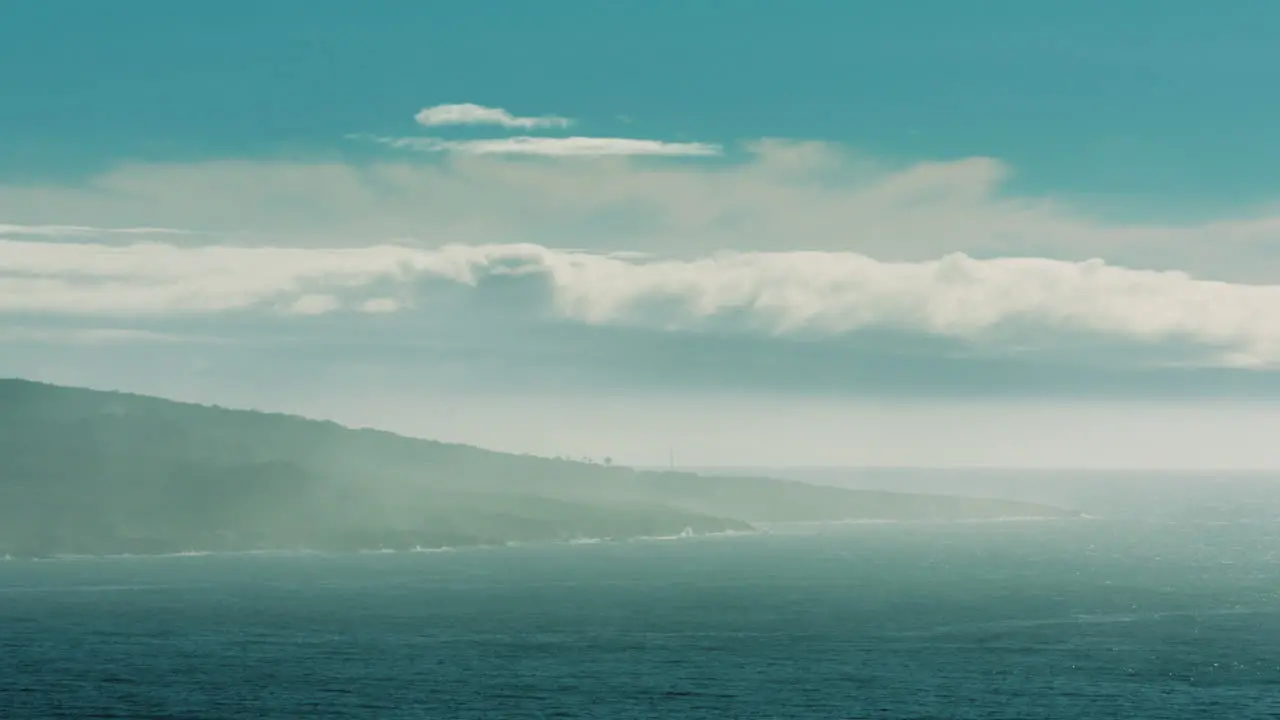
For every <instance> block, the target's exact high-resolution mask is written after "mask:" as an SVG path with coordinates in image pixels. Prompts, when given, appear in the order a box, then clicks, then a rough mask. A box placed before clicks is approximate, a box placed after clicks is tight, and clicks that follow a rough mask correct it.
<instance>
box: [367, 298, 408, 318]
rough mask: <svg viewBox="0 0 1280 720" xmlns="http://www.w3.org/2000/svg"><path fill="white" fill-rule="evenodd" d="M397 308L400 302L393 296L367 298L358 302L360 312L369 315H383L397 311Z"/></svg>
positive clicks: (398, 308)
mask: <svg viewBox="0 0 1280 720" xmlns="http://www.w3.org/2000/svg"><path fill="white" fill-rule="evenodd" d="M399 310H400V303H399V302H398V301H397V300H395V299H394V298H369V299H368V300H365V301H364V302H362V303H360V312H365V313H369V314H371V315H383V314H386V313H393V312H398V311H399Z"/></svg>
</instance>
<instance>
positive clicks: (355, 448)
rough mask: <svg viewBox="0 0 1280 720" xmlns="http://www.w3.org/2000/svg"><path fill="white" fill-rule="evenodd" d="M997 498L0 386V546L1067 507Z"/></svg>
mask: <svg viewBox="0 0 1280 720" xmlns="http://www.w3.org/2000/svg"><path fill="white" fill-rule="evenodd" d="M1072 514H1073V513H1071V512H1070V511H1067V510H1063V509H1060V508H1056V507H1051V506H1046V505H1040V504H1034V503H1024V502H1011V501H1002V500H982V499H974V498H960V497H947V496H942V495H912V494H901V493H892V492H883V491H851V490H844V489H838V488H832V487H821V486H816V485H808V484H804V483H798V482H791V481H783V480H774V479H768V478H762V477H700V476H697V475H693V474H688V473H672V472H640V471H635V470H632V469H629V468H621V467H607V466H604V465H602V464H594V463H586V462H577V461H568V460H556V459H547V458H538V457H532V456H519V455H510V454H504V453H496V452H489V451H486V450H481V449H478V448H474V447H468V446H464V445H452V444H444V443H438V442H432V441H428V440H418V439H412V438H406V437H402V436H398V435H393V434H391V433H386V432H380V431H375V430H352V429H347V428H343V427H341V426H339V425H337V424H335V423H331V422H322V421H315V420H306V419H302V418H298V417H293V416H286V415H277V414H266V413H258V412H250V411H240V410H228V409H224V408H217V407H203V406H197V405H191V404H182V403H175V402H170V401H167V400H161V399H157V398H150V397H143V396H137V395H127V394H121V393H110V392H98V391H92V390H83V389H74V388H65V387H57V386H50V385H44V384H38V383H32V382H27V381H21V380H0V554H9V555H56V554H103V553H125V552H129V553H157V552H158V553H170V552H184V551H197V550H254V549H316V550H369V549H382V548H388V549H413V548H435V547H452V546H467V545H488V544H503V543H511V542H539V541H544V542H545V541H571V540H575V539H586V538H619V539H621V538H637V537H647V536H649V537H651V536H673V535H678V534H681V533H715V532H727V531H748V530H752V529H754V527H755V525H756V524H758V523H770V522H797V521H833V520H850V519H876V520H957V519H993V518H1008V517H1067V516H1071V515H1072Z"/></svg>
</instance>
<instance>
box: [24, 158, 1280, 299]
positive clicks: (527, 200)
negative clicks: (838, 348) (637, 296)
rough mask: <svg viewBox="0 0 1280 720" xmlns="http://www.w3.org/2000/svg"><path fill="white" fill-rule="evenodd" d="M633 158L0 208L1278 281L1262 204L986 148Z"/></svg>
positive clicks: (42, 199) (197, 181) (346, 232)
mask: <svg viewBox="0 0 1280 720" xmlns="http://www.w3.org/2000/svg"><path fill="white" fill-rule="evenodd" d="M645 160H646V158H642V157H627V156H621V157H600V158H596V159H595V160H593V161H592V162H529V161H528V159H527V158H526V157H513V156H504V155H477V154H472V153H441V154H440V155H439V156H431V157H418V156H416V155H405V156H402V157H398V158H394V159H387V158H382V159H379V160H376V161H370V162H352V163H339V162H285V161H275V162H273V161H249V160H244V161H238V160H234V161H233V160H227V161H217V162H204V163H191V164H187V163H139V164H127V165H123V166H121V167H118V168H116V169H114V170H111V171H109V172H105V173H103V174H100V175H97V176H94V177H91V178H89V179H87V180H86V181H85V182H82V183H77V184H74V185H67V186H56V185H46V186H21V185H7V186H5V185H0V219H4V220H6V221H9V222H14V223H18V222H23V223H27V224H29V225H39V224H48V225H55V224H57V225H79V226H93V227H117V228H123V227H131V226H163V227H189V228H200V229H201V230H202V231H205V232H206V233H207V234H204V235H188V236H181V238H182V239H181V241H182V242H183V243H184V244H190V245H196V244H208V243H212V242H224V243H232V242H233V243H236V244H243V245H249V244H257V245H275V246H288V245H293V246H311V247H314V246H329V247H344V246H350V245H354V244H376V243H380V242H386V241H389V240H392V239H394V240H396V241H397V242H398V243H401V244H406V245H413V246H419V247H440V246H443V245H448V244H464V245H486V244H511V243H525V242H528V243H535V244H541V245H546V246H554V247H577V248H584V249H590V250H595V251H601V252H610V251H639V252H650V253H655V254H658V255H663V256H668V257H683V258H695V257H699V256H705V255H709V254H713V253H715V252H717V251H720V250H739V251H766V252H774V251H791V250H821V251H829V252H853V253H858V254H862V255H867V256H869V257H873V258H876V259H879V260H885V261H926V260H930V259H936V258H938V257H941V256H944V255H947V254H949V253H953V252H963V253H965V254H967V255H970V256H971V257H996V256H1021V257H1049V258H1056V259H1062V260H1076V261H1083V260H1088V259H1090V258H1092V257H1102V258H1105V259H1107V260H1108V261H1110V262H1114V263H1117V264H1122V265H1128V266H1134V267H1144V268H1150V269H1170V270H1179V269H1180V270H1187V271H1190V272H1193V273H1194V274H1196V275H1197V276H1200V277H1214V278H1218V279H1223V280H1232V281H1245V282H1272V281H1273V279H1274V278H1276V277H1280V253H1277V252H1276V251H1275V248H1276V247H1280V215H1277V213H1276V212H1275V210H1274V209H1271V210H1267V209H1258V210H1253V209H1245V210H1241V211H1239V212H1237V213H1234V214H1230V215H1224V216H1221V217H1216V218H1209V219H1204V220H1197V221H1183V222H1180V223H1176V224H1175V223H1168V222H1157V221H1150V220H1146V221H1135V220H1129V221H1123V222H1122V221H1116V220H1107V219H1104V218H1101V217H1097V216H1095V215H1093V214H1092V213H1091V212H1090V211H1089V209H1088V208H1087V207H1077V206H1073V205H1070V204H1068V203H1065V202H1062V201H1059V200H1055V199H1054V198H1053V197H1040V196H1026V195H1016V194H1011V193H1009V192H1008V191H1007V189H1006V187H1005V183H1006V181H1007V179H1008V178H1009V177H1010V175H1011V174H1012V173H1013V169H1012V168H1010V167H1008V166H1007V165H1005V164H1004V163H1002V162H1000V161H999V160H997V159H993V158H982V157H973V158H961V159H955V160H946V161H927V162H917V163H887V162H884V161H880V160H877V159H875V158H871V157H867V156H864V155H860V154H858V153H856V152H853V151H851V150H849V149H847V148H843V147H840V146H835V145H831V144H826V143H813V142H790V141H778V140H773V141H762V142H757V143H753V144H751V145H749V146H748V147H747V148H746V152H745V153H738V152H734V153H732V154H730V155H728V156H727V157H720V158H715V159H714V160H711V159H708V158H699V157H693V158H685V159H683V160H682V161H681V162H657V163H655V162H645ZM704 160H710V161H704ZM213 233H220V234H222V236H221V237H216V236H215V235H213ZM110 237H112V238H115V239H116V241H117V242H119V241H120V240H121V239H127V236H124V235H113V236H110ZM166 240H168V238H166ZM177 240H178V236H175V238H174V241H177Z"/></svg>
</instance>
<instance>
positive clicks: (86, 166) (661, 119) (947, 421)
mask: <svg viewBox="0 0 1280 720" xmlns="http://www.w3.org/2000/svg"><path fill="white" fill-rule="evenodd" d="M1278 27H1280V5H1277V4H1275V3H1274V2H1262V1H1260V0H1259V1H1252V0H1238V1H1237V2H1233V3H1231V4H1229V5H1220V6H1212V5H1211V4H1207V3H1203V2H1184V1H1182V0H1162V1H1160V2H1155V1H1154V0H1153V1H1152V2H1131V3H1114V2H1106V3H1104V2H1094V1H1093V0H1076V1H1075V2H1069V3H1068V2H1058V1H1057V0H1043V1H1042V2H1037V3H1026V2H1010V1H1005V0H991V1H990V2H984V3H955V2H951V1H944V0H913V1H911V2H899V3H883V2H875V3H872V2H862V1H860V0H846V1H845V2H841V3H832V2H816V1H811V2H806V1H803V0H796V1H795V2H792V3H786V4H782V3H774V2H762V1H759V0H737V1H736V2H733V3H726V2H712V1H711V0H684V1H683V2H667V1H665V0H645V1H643V2H641V1H639V0H634V1H633V0H615V2H611V3H599V2H586V0H562V1H561V2H558V3H555V4H552V5H547V4H535V3H525V2H516V1H515V0H475V1H474V2H469V3H407V2H395V1H391V0H367V1H366V2H364V3H361V4H359V5H358V6H357V5H353V4H351V3H348V2H337V1H336V0H253V1H252V2H250V1H248V0H224V2H220V3H216V4H208V3H204V4H196V3H173V2H161V1H157V0H117V2H112V3H83V2H72V1H71V0H13V1H12V2H8V3H5V4H4V5H3V7H0V376H11V377H26V378H33V379H40V380H47V381H51V382H59V383H66V384H74V385H85V386H90V387H96V388H103V389H123V390H129V391H135V392H144V393H150V394H159V395H163V396H166V397H173V398H177V399H184V400H194V401H199V402H211V403H218V404H222V405H231V406H238V407H253V408H258V409H270V410H284V411H289V412H299V413H303V414H306V415H310V416H313V417H324V418H331V419H335V420H338V421H340V422H345V423H349V424H356V425H362V426H373V427H382V428H386V429H391V430H395V431H397V432H404V433H407V434H412V435H419V436H426V437H433V438H437V439H442V440H448V441H457V442H466V443H471V444H478V445H482V446H485V447H491V448H495V449H501V450H509V451H514V452H531V453H537V454H542V455H566V456H571V457H582V456H588V457H604V456H610V457H612V458H614V459H615V460H617V461H619V462H628V463H636V464H656V463H663V462H666V461H667V459H668V457H669V456H670V455H671V454H675V455H676V457H677V458H678V459H679V462H680V463H682V464H689V465H698V464H703V465H737V466H741V465H924V466H1004V467H1010V466H1013V467H1029V466H1035V467H1144V468H1149V467H1170V468H1175V467H1176V468H1185V467H1195V468H1235V467H1248V468H1257V467H1277V466H1280V455H1277V454H1276V453H1274V452H1273V451H1272V450H1270V449H1269V447H1270V445H1271V443H1270V442H1269V439H1270V438H1273V437H1275V435H1276V433H1277V432H1280V142H1277V141H1276V139H1275V130H1274V129H1275V128H1276V127H1280V95H1277V94H1276V93H1274V92H1269V91H1268V90H1269V88H1270V87H1271V85H1272V84H1274V78H1273V77H1272V76H1273V75H1274V71H1273V69H1274V68H1275V67H1277V66H1278V65H1280V46H1277V44H1276V43H1275V42H1274V40H1273V38H1274V36H1275V32H1276V30H1277V28H1278Z"/></svg>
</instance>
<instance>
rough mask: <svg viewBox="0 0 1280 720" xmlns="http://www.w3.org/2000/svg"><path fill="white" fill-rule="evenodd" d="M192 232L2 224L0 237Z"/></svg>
mask: <svg viewBox="0 0 1280 720" xmlns="http://www.w3.org/2000/svg"><path fill="white" fill-rule="evenodd" d="M193 234H196V233H195V232H193V231H191V230H179V229H175V228H161V227H124V228H99V227H86V226H84V225H13V224H7V223H0V237H68V236H95V235H99V236H100V235H193Z"/></svg>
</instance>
